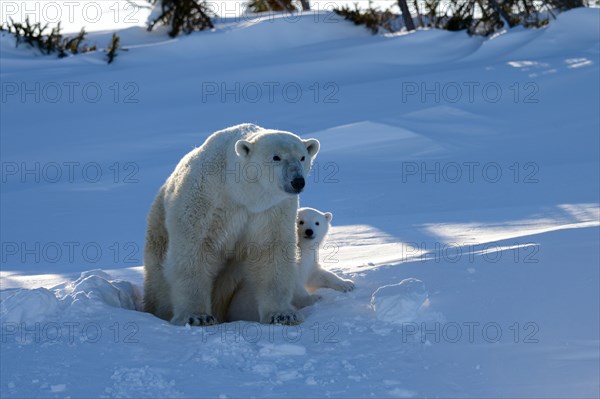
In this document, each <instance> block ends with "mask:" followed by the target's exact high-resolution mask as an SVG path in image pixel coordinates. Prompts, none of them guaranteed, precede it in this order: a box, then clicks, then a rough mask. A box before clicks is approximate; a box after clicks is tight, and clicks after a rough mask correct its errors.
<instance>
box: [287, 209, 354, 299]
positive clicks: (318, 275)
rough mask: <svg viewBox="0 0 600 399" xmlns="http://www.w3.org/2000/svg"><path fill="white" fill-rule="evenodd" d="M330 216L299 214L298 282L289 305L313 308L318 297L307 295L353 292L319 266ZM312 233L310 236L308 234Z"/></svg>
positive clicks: (349, 282) (303, 211) (310, 212)
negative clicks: (326, 291) (320, 291)
mask: <svg viewBox="0 0 600 399" xmlns="http://www.w3.org/2000/svg"><path fill="white" fill-rule="evenodd" d="M332 219H333V215H332V214H331V213H330V212H325V213H323V212H321V211H318V210H316V209H313V208H300V209H299V210H298V218H297V229H298V249H299V251H300V262H299V263H298V280H296V288H295V289H294V297H293V300H292V304H293V305H294V306H296V307H297V308H301V307H304V306H308V305H312V304H313V303H314V302H315V301H317V300H318V299H319V296H318V295H314V294H312V295H311V294H310V293H312V292H314V291H315V290H316V289H318V288H333V289H334V290H337V291H342V292H347V291H352V290H353V289H354V283H353V282H352V280H345V279H342V278H340V277H338V276H337V275H335V274H334V273H333V272H330V271H329V270H325V269H323V267H322V266H321V263H320V257H319V254H320V250H321V249H322V248H323V242H324V241H325V237H326V236H327V233H328V232H329V227H330V226H331V220H332ZM309 232H312V234H308V233H309Z"/></svg>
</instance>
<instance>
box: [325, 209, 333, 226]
mask: <svg viewBox="0 0 600 399" xmlns="http://www.w3.org/2000/svg"><path fill="white" fill-rule="evenodd" d="M325 220H327V221H328V222H330V223H331V221H332V220H333V213H331V212H325Z"/></svg>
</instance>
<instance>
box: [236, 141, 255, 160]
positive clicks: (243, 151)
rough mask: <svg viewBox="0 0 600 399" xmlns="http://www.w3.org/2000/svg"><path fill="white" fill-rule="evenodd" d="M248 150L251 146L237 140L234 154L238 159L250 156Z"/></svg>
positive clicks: (246, 142) (247, 142)
mask: <svg viewBox="0 0 600 399" xmlns="http://www.w3.org/2000/svg"><path fill="white" fill-rule="evenodd" d="M250 148H252V144H251V143H250V142H249V141H246V140H238V141H237V142H236V143H235V153H236V154H237V155H238V157H244V158H246V157H248V155H250Z"/></svg>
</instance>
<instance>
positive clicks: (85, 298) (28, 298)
mask: <svg viewBox="0 0 600 399" xmlns="http://www.w3.org/2000/svg"><path fill="white" fill-rule="evenodd" d="M141 303H142V294H141V290H140V289H139V288H138V287H137V286H135V285H134V284H132V283H130V282H128V281H123V280H112V277H111V276H110V275H109V274H107V273H105V272H103V271H101V270H92V271H87V272H84V273H81V275H80V276H79V278H78V279H77V280H75V281H73V282H66V283H62V284H59V285H57V286H55V287H52V288H51V289H46V288H36V289H30V290H28V289H22V290H18V291H17V292H16V293H14V294H13V295H11V296H9V297H8V298H6V299H4V300H3V301H2V302H0V320H2V322H5V323H9V322H10V323H26V322H37V321H41V320H44V319H47V318H54V317H58V316H60V314H61V313H64V312H66V311H68V310H74V309H83V310H84V311H89V310H91V309H95V308H101V307H104V306H111V307H115V308H122V309H127V310H140V309H141V306H142V305H141Z"/></svg>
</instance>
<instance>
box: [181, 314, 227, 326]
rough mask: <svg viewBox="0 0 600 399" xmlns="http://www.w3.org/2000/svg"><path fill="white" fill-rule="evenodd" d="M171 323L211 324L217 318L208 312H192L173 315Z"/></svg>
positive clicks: (215, 322) (214, 322) (215, 321)
mask: <svg viewBox="0 0 600 399" xmlns="http://www.w3.org/2000/svg"><path fill="white" fill-rule="evenodd" d="M171 324H175V325H178V326H183V325H186V324H189V325H190V326H212V325H213V324H217V319H215V318H214V317H213V316H212V315H209V314H199V315H195V314H194V315H191V316H183V317H173V319H171Z"/></svg>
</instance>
